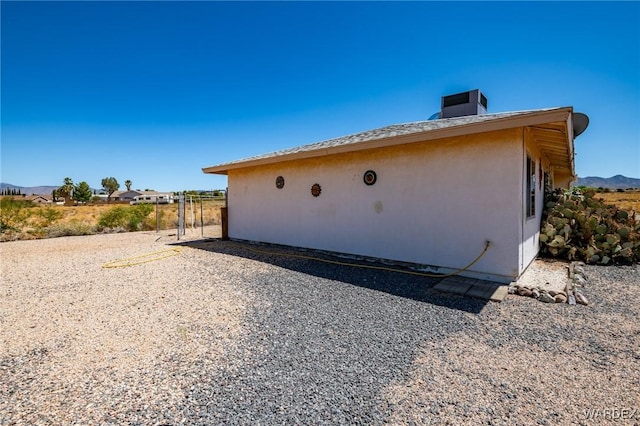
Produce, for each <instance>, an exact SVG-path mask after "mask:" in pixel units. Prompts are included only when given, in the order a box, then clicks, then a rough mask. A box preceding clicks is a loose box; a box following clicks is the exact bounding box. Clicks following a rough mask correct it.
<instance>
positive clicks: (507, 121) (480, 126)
mask: <svg viewBox="0 0 640 426" xmlns="http://www.w3.org/2000/svg"><path fill="white" fill-rule="evenodd" d="M572 111H573V108H571V107H562V108H556V109H553V110H543V111H532V112H530V113H526V114H523V115H516V116H511V117H503V118H497V119H495V120H490V121H483V122H478V123H468V124H464V125H458V126H452V127H445V128H440V129H432V130H427V131H423V132H416V133H411V134H407V135H400V136H389V137H384V138H379V139H374V140H368V141H362V142H355V143H350V144H344V145H337V146H332V147H324V148H318V149H313V150H308V151H298V152H294V153H290V154H281V155H273V156H269V157H262V158H257V159H254V160H251V159H248V160H246V161H238V162H233V163H227V164H220V165H217V166H211V167H203V168H202V171H203V172H204V173H210V174H220V175H227V174H228V172H229V171H230V170H236V169H244V168H248V167H256V166H263V165H267V164H274V163H281V162H285V161H294V160H300V159H307V158H315V157H323V156H326V155H331V154H342V153H347V152H356V151H364V150H370V149H376V148H382V147H388V146H395V145H404V144H409V143H415V142H426V141H430V140H435V139H443V138H450V137H457V136H464V135H469V134H475V133H483V132H490V131H494V130H504V129H509V128H517V127H525V126H532V125H536V124H541V123H546V122H550V121H567V120H570V116H571V113H572ZM570 145H571V144H570ZM570 149H571V148H570ZM572 168H573V167H572Z"/></svg>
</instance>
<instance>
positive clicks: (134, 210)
mask: <svg viewBox="0 0 640 426" xmlns="http://www.w3.org/2000/svg"><path fill="white" fill-rule="evenodd" d="M152 211H153V206H152V205H151V204H138V205H136V206H132V207H130V208H129V221H128V229H129V231H139V230H141V229H143V224H144V223H145V219H147V216H149V214H150V213H151V212H152ZM144 229H151V227H145V228H144Z"/></svg>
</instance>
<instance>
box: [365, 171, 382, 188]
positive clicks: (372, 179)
mask: <svg viewBox="0 0 640 426" xmlns="http://www.w3.org/2000/svg"><path fill="white" fill-rule="evenodd" d="M362 180H363V181H364V183H366V184H367V185H373V184H374V183H376V181H377V180H378V175H376V172H374V171H373V170H367V171H366V172H364V176H362Z"/></svg>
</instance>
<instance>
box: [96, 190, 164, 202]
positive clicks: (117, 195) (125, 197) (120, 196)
mask: <svg viewBox="0 0 640 426" xmlns="http://www.w3.org/2000/svg"><path fill="white" fill-rule="evenodd" d="M98 197H100V198H101V199H102V200H103V201H107V197H108V196H107V194H99V195H98ZM136 197H138V199H139V198H140V197H145V198H146V197H149V198H148V199H147V201H148V200H153V202H154V203H155V199H156V198H161V199H171V200H172V201H171V202H173V194H172V193H170V192H158V191H141V190H137V189H135V190H134V189H131V190H128V191H115V192H114V193H113V194H111V201H112V202H116V201H119V202H128V203H131V202H135V201H136ZM136 204H137V203H136Z"/></svg>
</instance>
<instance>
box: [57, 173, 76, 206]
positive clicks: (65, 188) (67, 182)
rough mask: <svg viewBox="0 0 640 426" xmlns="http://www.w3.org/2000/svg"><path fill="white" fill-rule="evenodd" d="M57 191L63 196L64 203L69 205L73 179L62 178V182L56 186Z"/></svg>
mask: <svg viewBox="0 0 640 426" xmlns="http://www.w3.org/2000/svg"><path fill="white" fill-rule="evenodd" d="M58 193H59V194H61V195H62V196H63V197H64V205H65V206H68V205H71V204H72V203H71V194H72V193H73V180H72V179H71V178H70V177H66V178H64V183H63V184H62V186H61V187H60V188H58Z"/></svg>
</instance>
